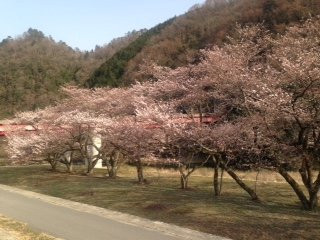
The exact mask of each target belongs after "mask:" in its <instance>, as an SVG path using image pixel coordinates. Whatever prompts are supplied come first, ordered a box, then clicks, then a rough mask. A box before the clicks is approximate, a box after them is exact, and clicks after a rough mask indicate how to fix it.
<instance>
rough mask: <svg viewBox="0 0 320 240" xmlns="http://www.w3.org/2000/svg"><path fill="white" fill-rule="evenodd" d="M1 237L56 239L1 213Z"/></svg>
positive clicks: (27, 239)
mask: <svg viewBox="0 0 320 240" xmlns="http://www.w3.org/2000/svg"><path fill="white" fill-rule="evenodd" d="M0 239H1V240H2V239H10V240H11V239H12V240H54V239H55V238H53V237H50V236H48V235H46V234H43V233H41V234H40V233H36V232H34V231H32V230H30V229H29V228H28V226H27V225H26V224H22V223H19V222H16V221H14V220H12V219H9V218H7V217H4V216H2V215H0Z"/></svg>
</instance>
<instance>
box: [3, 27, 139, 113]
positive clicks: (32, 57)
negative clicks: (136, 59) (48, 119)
mask: <svg viewBox="0 0 320 240" xmlns="http://www.w3.org/2000/svg"><path fill="white" fill-rule="evenodd" d="M141 33H142V31H133V32H130V33H128V34H127V35H126V36H124V37H120V38H117V39H114V40H113V41H112V42H111V43H110V44H107V45H105V46H102V47H100V46H97V47H96V49H95V50H94V51H91V52H81V51H79V50H74V49H72V48H71V47H69V46H67V45H66V44H65V43H64V42H62V41H60V42H56V41H54V40H53V39H52V38H51V37H47V36H45V35H44V34H43V33H42V32H41V31H39V30H36V29H31V28H30V29H29V30H28V31H27V32H25V33H24V34H22V35H21V36H19V37H17V38H11V37H8V38H6V39H4V40H3V41H2V42H1V43H0V118H4V117H7V116H11V115H12V114H14V113H15V112H17V111H21V110H34V109H36V108H42V107H44V106H47V105H49V104H53V103H54V102H55V101H56V100H58V99H60V98H61V95H60V94H59V91H58V90H59V88H60V86H61V85H63V84H69V83H70V84H80V85H81V84H83V83H84V81H85V80H87V79H88V78H89V76H90V75H91V74H92V72H93V71H94V70H95V69H96V68H97V67H98V66H99V65H100V64H102V63H103V62H104V61H105V60H106V59H108V58H110V57H111V56H112V55H113V54H114V53H115V52H117V51H119V50H120V49H121V48H123V47H126V46H127V45H128V44H129V43H130V42H132V41H134V40H135V39H136V38H137V37H139V36H140V35H141Z"/></svg>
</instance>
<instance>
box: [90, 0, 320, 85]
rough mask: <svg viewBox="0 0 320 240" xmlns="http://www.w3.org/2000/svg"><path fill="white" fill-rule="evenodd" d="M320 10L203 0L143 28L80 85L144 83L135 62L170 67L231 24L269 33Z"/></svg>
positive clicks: (285, 2) (271, 1)
mask: <svg viewBox="0 0 320 240" xmlns="http://www.w3.org/2000/svg"><path fill="white" fill-rule="evenodd" d="M318 14H320V0H307V1H305V0H233V1H227V0H207V1H206V2H205V3H204V4H203V5H195V6H193V7H192V8H191V9H190V11H189V12H187V13H186V14H184V15H181V16H179V17H177V18H173V19H171V20H169V21H167V22H165V23H163V24H160V25H159V26H157V27H155V28H153V29H150V30H149V31H147V32H145V33H144V34H143V35H142V36H141V37H140V38H138V39H137V40H136V41H133V42H132V43H131V44H129V45H128V47H127V48H124V49H122V50H121V51H119V52H117V53H116V54H115V55H114V56H113V57H112V58H110V59H108V60H107V61H106V62H104V63H103V64H102V65H101V66H100V67H99V68H98V69H97V70H96V71H95V72H94V73H93V74H92V75H91V77H90V78H89V79H88V81H87V83H86V86H89V87H100V86H112V87H116V86H126V85H130V84H131V83H133V82H134V81H144V80H145V79H146V76H144V75H143V73H141V71H140V70H141V69H140V66H141V65H142V64H144V63H146V62H147V63H150V62H155V63H157V64H159V65H163V66H168V67H171V68H175V67H178V66H182V65H185V64H187V63H188V62H196V61H197V58H198V51H199V49H202V48H206V47H208V46H211V45H214V44H221V43H223V42H224V41H225V40H226V36H227V35H229V34H232V30H233V29H234V27H235V25H236V23H239V24H241V25H244V24H252V23H264V24H265V25H266V27H267V28H268V29H269V30H270V31H273V32H275V33H282V32H283V31H284V29H285V27H286V26H287V25H289V24H292V23H295V22H299V21H301V20H303V19H306V18H308V17H310V16H313V15H318Z"/></svg>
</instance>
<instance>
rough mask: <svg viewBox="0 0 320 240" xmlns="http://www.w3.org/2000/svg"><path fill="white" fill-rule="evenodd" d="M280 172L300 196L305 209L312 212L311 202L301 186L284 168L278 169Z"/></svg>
mask: <svg viewBox="0 0 320 240" xmlns="http://www.w3.org/2000/svg"><path fill="white" fill-rule="evenodd" d="M278 172H279V173H280V175H281V176H282V177H283V178H284V179H285V180H286V181H287V183H289V184H290V186H291V187H292V189H293V190H294V192H295V193H296V195H297V196H298V198H299V200H300V202H301V204H302V207H303V209H305V210H310V204H309V201H308V199H307V197H306V196H305V194H304V193H303V191H302V189H301V188H300V186H299V184H298V183H297V182H296V181H295V180H294V179H293V178H292V177H291V176H290V175H289V174H288V172H287V171H286V170H285V169H284V168H282V167H278Z"/></svg>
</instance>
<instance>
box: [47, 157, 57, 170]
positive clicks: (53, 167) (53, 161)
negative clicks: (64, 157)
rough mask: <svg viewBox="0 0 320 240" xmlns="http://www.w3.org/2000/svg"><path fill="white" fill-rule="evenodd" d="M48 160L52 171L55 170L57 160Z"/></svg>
mask: <svg viewBox="0 0 320 240" xmlns="http://www.w3.org/2000/svg"><path fill="white" fill-rule="evenodd" d="M48 162H49V163H50V166H51V170H52V171H54V172H55V171H57V165H58V162H57V161H55V160H52V159H51V160H48Z"/></svg>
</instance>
